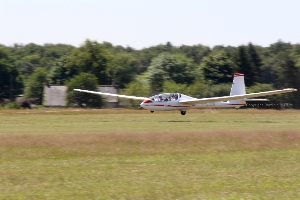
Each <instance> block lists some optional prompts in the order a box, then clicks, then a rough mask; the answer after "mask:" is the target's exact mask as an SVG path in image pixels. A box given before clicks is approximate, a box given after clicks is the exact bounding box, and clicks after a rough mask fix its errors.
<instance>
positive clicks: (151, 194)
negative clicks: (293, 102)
mask: <svg viewBox="0 0 300 200" xmlns="http://www.w3.org/2000/svg"><path fill="white" fill-rule="evenodd" d="M299 172H300V111H295V110H286V111H274V110H238V111H236V110H234V109H232V110H195V111H188V113H187V115H185V116H181V115H180V113H179V112H155V113H153V114H151V113H150V112H149V111H145V110H136V111H135V110H64V109H45V110H30V111H28V110H21V111H20V110H19V111H0V199H300V173H299Z"/></svg>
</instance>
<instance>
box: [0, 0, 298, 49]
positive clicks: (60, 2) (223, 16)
mask: <svg viewBox="0 0 300 200" xmlns="http://www.w3.org/2000/svg"><path fill="white" fill-rule="evenodd" d="M299 8H300V1H299V0H0V44H3V45H6V46H12V45H13V44H15V43H18V44H28V43H36V44H39V45H43V44H45V43H52V44H57V43H62V44H70V45H74V46H76V47H78V46H80V45H82V44H83V43H84V41H85V40H86V39H90V40H96V41H97V42H100V43H102V42H103V41H106V42H110V43H112V44H113V45H122V46H124V47H126V46H130V47H133V48H135V49H142V48H146V47H150V46H155V45H158V44H165V43H166V42H171V43H172V44H173V45H174V46H180V45H197V44H202V45H206V46H210V47H213V46H216V45H224V46H228V45H230V46H239V45H243V44H248V43H249V42H252V43H253V44H255V45H260V46H264V47H266V46H269V45H270V44H273V43H275V42H277V41H278V40H282V41H284V42H290V43H292V44H296V43H300V21H299V20H300V12H299Z"/></svg>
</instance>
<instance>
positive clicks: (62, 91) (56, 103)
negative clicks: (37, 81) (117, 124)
mask: <svg viewBox="0 0 300 200" xmlns="http://www.w3.org/2000/svg"><path fill="white" fill-rule="evenodd" d="M99 90H100V92H105V93H112V94H117V93H118V90H117V89H116V88H115V87H114V86H113V85H100V86H99ZM66 91H67V87H66V86H64V85H51V86H50V87H47V86H45V87H44V97H45V101H44V106H47V107H64V106H66V95H67V93H66ZM103 97H104V99H105V101H106V102H105V106H104V107H105V108H117V107H118V103H119V102H118V98H117V97H111V96H103Z"/></svg>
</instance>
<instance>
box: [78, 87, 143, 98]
mask: <svg viewBox="0 0 300 200" xmlns="http://www.w3.org/2000/svg"><path fill="white" fill-rule="evenodd" d="M74 91H77V92H85V93H91V94H99V95H106V96H112V97H121V98H127V99H136V100H145V99H149V98H148V97H137V96H128V95H121V94H111V93H105V92H95V91H90V90H81V89H74Z"/></svg>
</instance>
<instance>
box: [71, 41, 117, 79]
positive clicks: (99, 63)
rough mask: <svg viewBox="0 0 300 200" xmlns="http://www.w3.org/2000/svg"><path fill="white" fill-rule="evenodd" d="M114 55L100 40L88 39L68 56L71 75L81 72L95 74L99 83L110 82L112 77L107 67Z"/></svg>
mask: <svg viewBox="0 0 300 200" xmlns="http://www.w3.org/2000/svg"><path fill="white" fill-rule="evenodd" d="M111 62H112V56H111V54H110V53H109V52H108V51H107V50H106V49H104V48H103V46H101V45H100V44H99V43H98V42H96V41H90V40H86V41H85V43H84V44H83V45H82V46H80V47H79V48H78V49H75V50H74V51H73V52H72V53H71V55H70V56H68V59H67V62H66V66H67V67H68V68H69V71H70V75H71V76H74V75H78V74H80V73H81V72H84V73H91V74H94V75H95V76H96V77H97V79H98V82H99V84H110V83H111V78H110V77H109V76H108V74H107V69H108V68H109V66H110V65H111Z"/></svg>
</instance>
